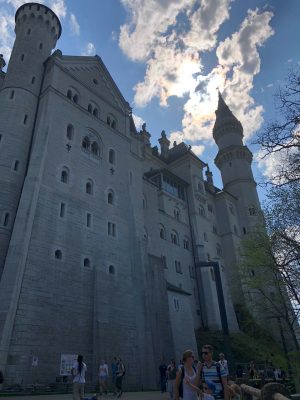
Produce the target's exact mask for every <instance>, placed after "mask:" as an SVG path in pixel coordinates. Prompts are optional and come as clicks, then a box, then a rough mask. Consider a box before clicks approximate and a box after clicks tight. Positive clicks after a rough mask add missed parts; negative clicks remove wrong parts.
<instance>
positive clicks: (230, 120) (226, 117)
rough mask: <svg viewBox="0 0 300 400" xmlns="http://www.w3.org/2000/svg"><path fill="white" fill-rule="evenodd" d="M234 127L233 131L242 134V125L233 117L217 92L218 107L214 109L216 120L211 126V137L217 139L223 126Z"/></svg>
mask: <svg viewBox="0 0 300 400" xmlns="http://www.w3.org/2000/svg"><path fill="white" fill-rule="evenodd" d="M232 127H234V128H235V131H237V132H238V133H240V134H241V135H243V127H242V124H241V123H240V121H239V120H238V119H237V118H236V117H235V115H234V114H233V112H232V111H231V110H230V108H229V107H228V105H227V104H226V103H225V100H224V99H223V97H222V95H221V93H220V92H219V101H218V108H217V110H216V120H215V124H214V128H213V137H214V139H217V136H218V133H219V130H220V129H221V130H224V128H232Z"/></svg>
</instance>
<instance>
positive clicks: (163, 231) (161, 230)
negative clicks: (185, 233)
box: [159, 224, 190, 250]
mask: <svg viewBox="0 0 300 400" xmlns="http://www.w3.org/2000/svg"><path fill="white" fill-rule="evenodd" d="M159 236H160V238H161V239H164V240H167V233H166V228H165V227H164V226H163V225H162V224H160V225H159ZM171 243H173V244H175V245H177V246H179V235H178V233H177V232H176V231H175V230H174V229H173V230H172V231H171ZM183 248H184V249H186V250H190V241H189V239H188V238H187V237H185V238H184V239H183Z"/></svg>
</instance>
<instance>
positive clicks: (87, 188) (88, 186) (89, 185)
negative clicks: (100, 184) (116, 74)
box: [85, 180, 93, 194]
mask: <svg viewBox="0 0 300 400" xmlns="http://www.w3.org/2000/svg"><path fill="white" fill-rule="evenodd" d="M85 193H87V194H93V182H92V181H91V180H89V181H88V182H87V183H86V185H85Z"/></svg>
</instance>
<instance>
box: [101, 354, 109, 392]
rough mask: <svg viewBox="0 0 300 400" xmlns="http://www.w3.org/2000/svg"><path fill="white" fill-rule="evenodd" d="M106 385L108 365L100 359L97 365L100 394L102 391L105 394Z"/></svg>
mask: <svg viewBox="0 0 300 400" xmlns="http://www.w3.org/2000/svg"><path fill="white" fill-rule="evenodd" d="M107 385H108V365H107V364H106V362H105V361H104V360H102V361H101V363H100V365H99V386H100V396H101V395H102V394H103V393H105V394H107Z"/></svg>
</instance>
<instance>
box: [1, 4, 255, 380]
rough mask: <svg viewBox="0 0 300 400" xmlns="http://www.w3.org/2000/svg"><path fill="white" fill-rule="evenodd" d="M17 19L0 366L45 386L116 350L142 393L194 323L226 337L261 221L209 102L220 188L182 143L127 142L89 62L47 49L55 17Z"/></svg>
mask: <svg viewBox="0 0 300 400" xmlns="http://www.w3.org/2000/svg"><path fill="white" fill-rule="evenodd" d="M15 19H16V28H15V32H16V40H15V43H14V47H13V51H12V54H11V58H10V62H9V64H8V68H7V72H4V71H3V67H4V66H5V61H4V59H3V57H0V369H2V370H4V371H5V376H6V379H7V381H8V382H14V383H32V379H33V378H32V376H33V374H34V379H36V380H39V381H40V382H53V381H55V379H56V378H57V377H58V376H60V375H64V374H66V371H67V367H66V363H67V362H68V360H70V359H72V357H73V356H74V355H77V354H79V353H81V354H83V355H84V357H85V361H86V362H87V364H88V370H89V375H88V379H94V378H95V376H96V373H97V366H98V362H99V360H101V359H102V358H104V359H107V361H110V360H111V359H112V356H114V355H120V356H121V357H122V359H123V360H124V362H125V364H126V366H127V375H126V379H127V385H128V387H135V388H153V387H155V386H156V377H157V368H158V365H159V363H160V362H161V360H162V359H165V360H168V359H170V358H171V357H176V358H177V360H179V359H180V356H181V352H182V351H183V350H184V349H186V348H193V349H196V339H195V330H196V329H198V328H207V329H212V330H220V331H222V330H223V331H229V332H233V331H238V330H239V326H238V321H237V317H236V313H235V305H237V304H239V303H240V302H241V299H242V298H243V299H245V300H244V301H247V293H244V292H245V291H244V289H243V286H242V284H241V281H240V277H239V272H238V268H237V265H238V262H239V246H240V242H241V239H242V238H243V237H244V236H245V235H247V234H248V232H250V231H251V227H253V226H254V225H256V224H257V221H258V218H259V214H260V213H259V211H260V204H259V200H258V196H257V191H256V183H255V181H254V178H253V174H252V170H251V163H252V154H251V152H250V150H249V149H248V148H247V147H246V146H244V144H243V128H242V125H241V123H240V122H239V121H238V120H237V119H236V117H235V116H234V115H233V114H232V112H231V111H230V109H229V108H228V106H227V105H226V103H225V102H224V100H223V98H222V96H221V95H219V104H218V109H217V111H216V121H215V125H214V129H213V137H214V139H215V142H216V144H217V145H218V148H219V152H218V154H217V156H216V159H215V163H216V165H217V167H218V168H219V170H220V172H221V175H222V180H223V186H224V187H223V189H218V188H216V187H215V186H214V183H213V177H212V173H211V172H210V170H209V167H208V165H207V164H205V163H204V162H203V161H201V160H200V159H199V158H198V157H197V156H196V155H195V154H194V153H193V152H192V150H191V148H190V147H189V146H187V145H186V144H185V143H180V144H176V143H174V144H173V146H170V141H169V140H168V138H167V136H166V134H165V132H164V131H163V132H162V133H161V138H160V139H159V144H160V149H158V148H157V147H156V146H155V147H151V143H150V134H149V133H148V132H147V129H146V125H145V124H144V125H143V128H142V130H141V131H140V132H137V130H136V127H135V124H134V121H133V118H132V110H131V108H130V106H129V104H128V102H127V101H126V100H125V99H124V98H123V96H122V94H121V93H120V91H119V89H118V87H117V86H116V84H115V82H114V81H113V79H112V77H111V76H110V74H109V72H108V71H107V69H106V67H105V65H104V64H103V62H102V60H101V58H100V57H98V56H95V57H87V56H65V55H63V54H62V53H61V51H59V50H56V51H54V52H53V53H52V54H51V52H52V50H53V49H54V48H55V46H56V42H57V40H58V39H59V37H60V35H61V24H60V21H59V19H58V18H57V16H56V15H55V14H54V13H53V11H51V10H50V9H49V8H47V7H46V6H44V5H42V4H37V3H27V4H24V5H23V6H21V7H20V8H19V9H18V11H17V12H16V18H15ZM233 283H234V285H233ZM233 286H234V290H233V289H232V287H233Z"/></svg>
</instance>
